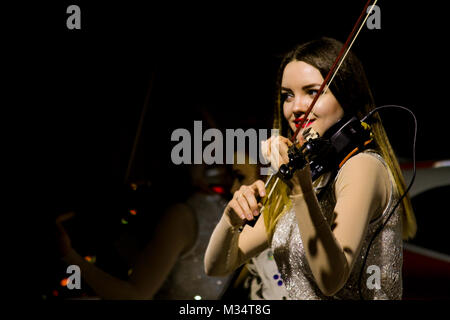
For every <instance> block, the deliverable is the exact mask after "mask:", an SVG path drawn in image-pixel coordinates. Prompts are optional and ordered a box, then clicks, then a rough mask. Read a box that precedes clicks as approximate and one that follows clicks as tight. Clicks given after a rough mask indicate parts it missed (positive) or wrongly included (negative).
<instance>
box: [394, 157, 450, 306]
mask: <svg viewBox="0 0 450 320" xmlns="http://www.w3.org/2000/svg"><path fill="white" fill-rule="evenodd" d="M401 167H402V171H403V175H404V177H405V182H406V184H407V185H408V184H409V182H410V181H411V177H412V175H413V170H412V165H411V164H403V165H401ZM409 195H410V198H411V203H412V206H413V209H414V213H415V216H416V219H417V234H416V237H415V238H414V239H412V240H409V241H407V242H405V243H404V249H403V299H406V300H412V299H421V300H432V299H440V300H441V299H450V289H449V288H450V246H449V244H450V238H449V237H448V236H449V234H448V233H449V232H448V227H449V226H450V205H449V201H450V160H445V161H437V162H431V161H430V162H418V163H417V164H416V178H415V181H414V184H413V185H412V187H411V189H410V192H409Z"/></svg>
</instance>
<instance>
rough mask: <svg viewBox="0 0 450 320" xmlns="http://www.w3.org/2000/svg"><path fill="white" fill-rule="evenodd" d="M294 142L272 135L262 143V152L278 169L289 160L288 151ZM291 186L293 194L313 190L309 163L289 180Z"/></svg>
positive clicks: (273, 166) (274, 167)
mask: <svg viewBox="0 0 450 320" xmlns="http://www.w3.org/2000/svg"><path fill="white" fill-rule="evenodd" d="M292 145H293V143H292V142H291V140H289V139H288V138H286V137H283V136H275V137H270V138H269V139H268V140H266V141H264V143H263V144H262V154H263V155H264V157H265V159H266V160H267V161H270V165H271V166H272V168H273V169H274V170H276V171H278V170H279V168H280V166H281V165H282V164H286V163H288V162H289V156H288V151H289V147H291V146H292ZM287 183H288V185H289V186H290V188H291V191H292V194H294V195H295V194H302V193H306V192H309V191H312V181H311V171H310V168H309V165H306V166H305V167H304V168H303V169H297V170H295V172H294V176H293V177H292V179H291V180H290V181H288V182H287Z"/></svg>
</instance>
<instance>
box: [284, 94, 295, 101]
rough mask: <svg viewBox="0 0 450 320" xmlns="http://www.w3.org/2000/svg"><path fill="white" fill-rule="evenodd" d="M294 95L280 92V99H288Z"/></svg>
mask: <svg viewBox="0 0 450 320" xmlns="http://www.w3.org/2000/svg"><path fill="white" fill-rule="evenodd" d="M293 97H294V96H293V95H292V94H291V93H287V92H284V93H282V94H281V101H282V102H284V101H288V102H289V101H290V100H291V99H292V98H293Z"/></svg>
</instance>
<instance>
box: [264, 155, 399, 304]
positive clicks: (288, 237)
mask: <svg viewBox="0 0 450 320" xmlns="http://www.w3.org/2000/svg"><path fill="white" fill-rule="evenodd" d="M365 153H368V154H370V155H372V156H374V157H376V158H377V159H379V160H380V161H381V162H382V163H383V165H384V166H385V167H386V168H387V165H386V163H385V161H384V160H383V158H382V157H381V156H379V155H378V154H377V153H375V152H371V151H365ZM345 165H346V164H344V166H345ZM338 175H339V172H338V173H337V175H336V177H335V178H334V181H331V183H330V184H328V183H327V182H328V181H327V180H329V179H330V176H331V175H324V176H323V177H321V178H319V179H318V180H316V181H315V182H314V187H315V190H316V194H318V193H319V190H320V188H321V187H323V186H324V185H328V186H327V187H326V188H325V189H324V190H322V192H321V194H320V195H318V200H319V204H320V207H321V209H322V213H323V214H324V216H325V219H326V220H327V222H328V224H329V225H331V223H332V219H333V210H334V207H335V204H336V199H335V197H334V186H335V183H336V180H337V177H338ZM393 185H394V184H393V178H392V176H391V190H390V197H389V202H388V204H387V206H386V208H385V210H384V211H383V213H382V215H381V216H380V217H379V218H377V219H376V220H374V221H371V222H370V224H369V227H368V231H367V234H366V237H365V240H364V243H363V245H362V248H361V251H360V253H359V256H358V258H357V260H356V262H355V264H354V267H353V269H352V271H351V274H350V277H349V279H348V281H347V283H346V284H345V285H344V287H343V288H342V289H341V290H340V291H338V292H337V293H336V294H335V295H334V296H332V297H327V296H325V295H324V294H322V292H321V291H320V289H319V288H318V286H317V285H316V283H315V280H314V277H313V275H312V272H311V270H310V268H309V265H308V262H307V259H306V255H305V251H304V249H303V243H302V238H301V236H300V233H299V228H298V224H297V219H296V215H295V211H294V209H291V210H289V211H288V212H286V213H285V214H284V215H283V216H282V217H280V219H279V221H278V223H277V226H276V228H275V232H274V235H273V238H272V242H271V246H272V250H273V255H274V257H275V261H276V263H277V265H278V269H279V270H280V273H281V277H282V278H283V280H284V283H285V286H286V288H287V290H288V292H289V298H290V299H295V300H326V299H360V296H359V291H358V279H359V275H360V272H361V267H362V264H363V259H364V255H365V254H366V251H367V247H368V244H369V242H370V240H371V238H372V236H373V234H374V232H375V230H376V229H377V228H378V227H379V226H380V225H381V224H383V223H384V222H385V221H386V219H387V217H388V216H389V214H390V212H391V211H392V209H393V207H394V206H395V204H396V202H397V199H398V194H397V191H396V189H395V190H394V188H393ZM400 208H401V206H398V208H397V209H396V211H395V213H394V214H393V215H392V217H391V218H390V219H389V222H388V223H387V225H386V226H385V227H384V228H383V230H382V231H381V232H380V234H378V236H377V237H376V238H375V240H374V241H373V243H372V245H371V248H370V251H369V255H368V258H367V261H366V264H365V267H364V270H363V277H362V280H361V288H362V294H363V297H364V299H366V300H369V299H373V300H377V299H389V300H393V299H401V297H402V274H401V269H402V262H403V254H402V253H403V251H402V250H403V248H402V217H401V211H400V210H401V209H400ZM371 266H372V267H371ZM377 267H378V268H379V269H377ZM377 270H379V271H380V272H379V275H380V277H379V279H380V280H381V281H379V282H378V284H379V286H378V285H377V281H376V278H375V277H376V276H377V274H376V273H377Z"/></svg>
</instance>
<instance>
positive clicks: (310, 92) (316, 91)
mask: <svg viewBox="0 0 450 320" xmlns="http://www.w3.org/2000/svg"><path fill="white" fill-rule="evenodd" d="M318 92H319V90H316V89H311V90H309V91H308V94H309V95H311V96H315V95H316V94H317V93H318Z"/></svg>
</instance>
